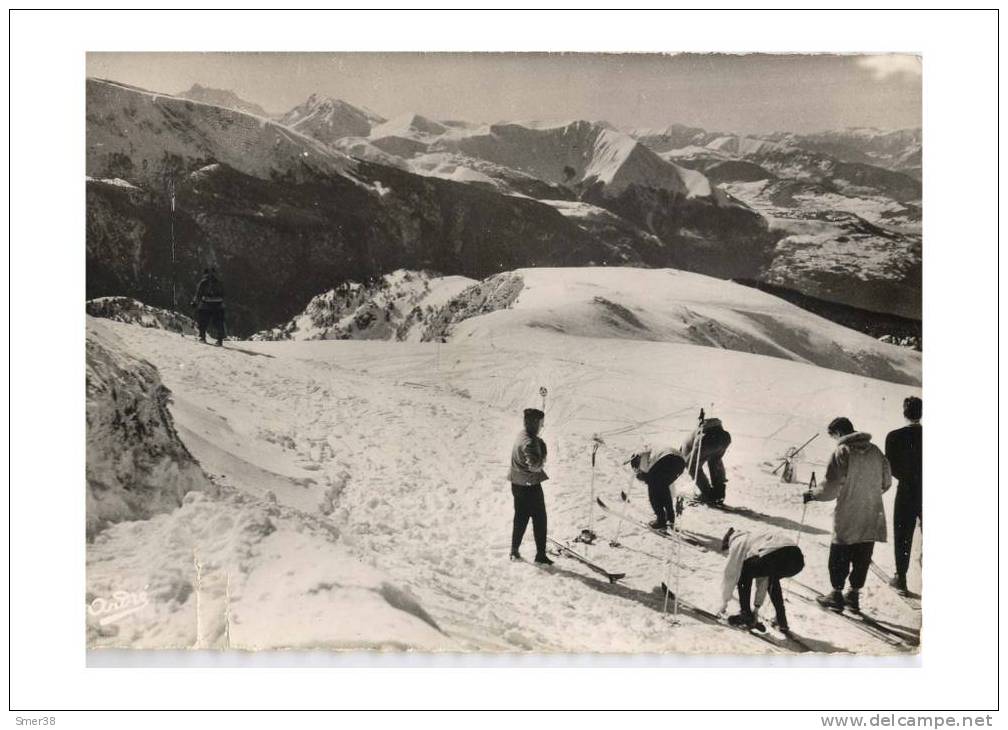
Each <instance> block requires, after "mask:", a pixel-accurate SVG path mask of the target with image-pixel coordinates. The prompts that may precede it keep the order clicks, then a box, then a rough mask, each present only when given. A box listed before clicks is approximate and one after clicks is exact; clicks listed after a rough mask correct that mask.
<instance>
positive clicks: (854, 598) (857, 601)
mask: <svg viewBox="0 0 1008 730" xmlns="http://www.w3.org/2000/svg"><path fill="white" fill-rule="evenodd" d="M843 599H844V603H845V604H846V605H847V607H848V608H849V609H850V610H851V612H852V613H861V597H860V596H859V595H858V592H857V591H856V590H854V589H853V588H851V589H849V590H848V591H847V592H846V593H844V596H843Z"/></svg>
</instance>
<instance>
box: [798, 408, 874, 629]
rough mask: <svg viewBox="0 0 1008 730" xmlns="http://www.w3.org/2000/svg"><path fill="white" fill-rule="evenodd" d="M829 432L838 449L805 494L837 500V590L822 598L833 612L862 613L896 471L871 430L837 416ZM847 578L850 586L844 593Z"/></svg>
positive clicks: (833, 561)
mask: <svg viewBox="0 0 1008 730" xmlns="http://www.w3.org/2000/svg"><path fill="white" fill-rule="evenodd" d="M828 431H829V435H830V437H832V438H833V439H835V440H836V442H837V447H836V450H835V451H834V452H833V456H832V458H831V459H830V462H829V465H828V466H827V467H826V478H825V479H824V480H823V481H822V483H821V484H820V485H819V486H818V487H817V488H816V489H814V490H813V489H810V490H809V491H807V492H806V493H805V495H804V501H805V502H809V501H813V500H815V501H818V502H829V501H832V500H834V499H835V500H836V510H835V511H834V513H833V537H832V541H831V545H830V552H829V575H830V583H831V584H832V586H833V590H832V592H830V593H829V594H826V595H823V596H820V597H819V599H818V601H819V603H820V604H821V605H822V606H823V607H825V608H829V609H832V610H834V611H838V612H839V611H843V610H844V608H850V609H851V610H852V611H854V612H857V611H860V610H861V604H860V598H859V591H860V590H861V589H862V588H863V587H864V584H865V578H866V577H867V576H868V567H869V566H870V565H871V559H872V551H873V550H874V548H875V543H876V542H885V541H886V521H885V508H884V507H883V505H882V494H883V493H884V492H885V491H886V490H888V489H889V487H890V486H891V484H892V473H891V472H890V470H889V462H888V461H887V460H886V458H885V455H884V454H883V453H882V451H881V450H879V448H878V447H877V446H876V445H875V444H873V443H872V442H871V434H868V433H862V432H858V431H855V430H854V425H853V424H852V423H851V422H850V420H849V419H847V418H843V417H840V418H834V419H833V420H832V421H831V422H830V424H829V427H828ZM848 578H849V579H850V590H848V591H847V593H843V592H842V591H843V587H844V584H845V583H846V582H847V580H848Z"/></svg>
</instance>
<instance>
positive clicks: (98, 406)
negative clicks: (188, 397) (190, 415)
mask: <svg viewBox="0 0 1008 730" xmlns="http://www.w3.org/2000/svg"><path fill="white" fill-rule="evenodd" d="M86 367H87V369H86V389H87V403H86V416H87V469H86V474H87V535H88V537H89V539H90V538H92V537H94V535H95V534H96V533H97V532H98V531H99V530H101V529H102V528H104V527H106V526H107V525H109V524H112V523H115V522H121V521H123V520H136V519H145V518H148V517H150V516H151V515H154V514H157V513H160V512H167V511H170V510H172V509H175V508H176V507H178V506H179V505H180V504H181V503H182V498H183V497H184V496H185V494H186V493H187V492H190V491H193V490H196V491H202V490H207V489H210V488H211V484H210V482H209V481H208V480H207V479H206V476H205V475H204V474H203V472H202V470H201V469H200V467H199V465H198V464H197V463H196V461H195V460H194V459H193V457H192V456H191V455H190V453H189V451H188V450H187V449H186V447H185V446H183V445H182V442H181V441H180V440H179V438H178V434H177V433H176V431H175V426H174V422H173V420H172V416H171V414H170V413H169V411H168V402H169V399H170V397H171V393H170V392H169V391H168V389H167V388H166V387H165V386H164V385H163V384H162V383H161V378H160V376H159V374H158V372H157V370H156V369H155V368H154V367H153V366H152V365H151V364H150V363H148V362H144V361H142V360H138V359H136V358H135V357H133V356H131V355H130V354H129V353H128V352H127V351H126V349H125V346H124V345H123V343H122V341H121V340H120V339H119V338H118V337H116V336H115V335H114V334H112V333H111V332H109V331H108V330H106V329H105V328H104V326H103V325H102V324H101V323H100V322H98V321H97V320H94V319H92V318H90V317H89V318H88V325H87V340H86Z"/></svg>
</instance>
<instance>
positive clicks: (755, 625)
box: [728, 613, 766, 633]
mask: <svg viewBox="0 0 1008 730" xmlns="http://www.w3.org/2000/svg"><path fill="white" fill-rule="evenodd" d="M728 625H729V626H734V627H736V628H739V629H749V630H750V631H759V632H760V633H763V632H764V631H766V625H764V624H763V622H762V621H760V620H759V619H758V618H757V617H756V615H755V614H752V613H749V614H745V613H736V614H735V615H733V616H729V617H728Z"/></svg>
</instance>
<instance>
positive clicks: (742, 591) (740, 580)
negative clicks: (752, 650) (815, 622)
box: [719, 528, 805, 632]
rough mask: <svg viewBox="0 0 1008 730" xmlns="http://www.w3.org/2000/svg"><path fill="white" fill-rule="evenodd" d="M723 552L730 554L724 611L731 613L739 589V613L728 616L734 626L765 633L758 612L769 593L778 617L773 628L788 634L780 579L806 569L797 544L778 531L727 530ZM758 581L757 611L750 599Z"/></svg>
mask: <svg viewBox="0 0 1008 730" xmlns="http://www.w3.org/2000/svg"><path fill="white" fill-rule="evenodd" d="M721 549H722V551H724V552H726V553H728V562H727V563H726V564H725V569H724V577H723V579H722V583H721V610H720V611H719V613H721V614H724V613H725V612H727V610H728V602H729V601H730V600H731V597H732V592H733V591H734V590H735V589H736V588H738V597H739V608H740V611H739V613H737V614H735V615H733V616H729V617H728V623H730V624H731V625H732V626H744V627H746V628H755V629H757V630H758V631H766V626H764V625H763V624H762V623H761V622H760V620H759V609H760V606H762V605H763V598H764V596H766V594H767V592H769V593H770V602H771V603H772V604H773V607H774V611H775V612H776V617H775V620H774V625H775V626H777V628H778V629H780V630H781V631H783V632H787V631H788V630H789V628H788V621H787V613H786V611H785V610H784V594H783V592H782V591H781V584H780V579H781V578H790V577H791V576H793V575H798V573H800V572H801V571H802V569H803V568H804V567H805V556H804V555H803V554H802V551H801V548H799V547H798V546H797V545H795V543H794V541H793V540H791V539H790V538H788V537H785V536H784V535H781V534H779V533H777V532H773V531H766V532H747V531H745V530H741V531H736V530H735V529H734V528H728V532H726V533H725V536H724V539H723V540H722V541H721ZM754 580H755V581H756V597H755V604H754V605H755V610H753V609H752V608H750V606H749V596H750V594H751V592H752V584H753V581H754Z"/></svg>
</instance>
